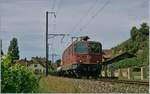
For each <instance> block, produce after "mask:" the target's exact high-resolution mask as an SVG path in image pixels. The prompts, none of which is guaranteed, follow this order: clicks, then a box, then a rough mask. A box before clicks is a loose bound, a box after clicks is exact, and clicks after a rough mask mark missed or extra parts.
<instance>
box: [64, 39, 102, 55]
mask: <svg viewBox="0 0 150 94" xmlns="http://www.w3.org/2000/svg"><path fill="white" fill-rule="evenodd" d="M78 42H88V43H89V42H94V43H100V42H99V41H74V42H72V43H71V44H70V45H69V46H68V47H67V48H66V49H65V50H64V52H65V51H66V50H67V49H68V48H69V47H70V46H72V45H73V44H74V43H75V44H76V43H78ZM100 44H101V43H100ZM101 45H102V44H101ZM64 52H63V53H64Z"/></svg>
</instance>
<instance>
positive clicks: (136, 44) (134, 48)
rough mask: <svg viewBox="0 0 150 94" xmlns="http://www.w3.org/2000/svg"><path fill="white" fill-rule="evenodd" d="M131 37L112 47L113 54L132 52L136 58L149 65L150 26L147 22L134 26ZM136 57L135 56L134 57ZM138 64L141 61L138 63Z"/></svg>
mask: <svg viewBox="0 0 150 94" xmlns="http://www.w3.org/2000/svg"><path fill="white" fill-rule="evenodd" d="M130 36H131V37H130V38H129V39H128V40H126V41H124V42H122V43H121V44H119V45H117V46H116V47H113V48H112V53H113V55H117V54H119V53H122V52H126V51H127V52H130V53H132V54H134V55H135V56H136V59H138V60H139V61H142V65H148V63H149V61H148V58H149V57H148V56H149V26H148V25H147V23H142V24H141V26H140V27H139V28H137V27H135V26H134V27H132V29H131V31H130ZM133 59H135V58H133ZM138 64H141V63H137V66H138Z"/></svg>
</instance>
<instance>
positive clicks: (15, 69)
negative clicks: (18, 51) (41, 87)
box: [1, 55, 39, 93]
mask: <svg viewBox="0 0 150 94" xmlns="http://www.w3.org/2000/svg"><path fill="white" fill-rule="evenodd" d="M1 80H2V81H1V92H3V93H29V92H36V90H37V89H38V83H39V79H38V78H37V77H36V76H35V75H34V74H33V73H32V72H31V71H30V70H29V69H28V68H26V67H24V66H20V65H12V64H10V56H9V55H7V56H6V57H5V58H4V59H3V60H2V64H1Z"/></svg>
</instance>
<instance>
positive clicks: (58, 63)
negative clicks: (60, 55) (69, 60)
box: [56, 59, 61, 67]
mask: <svg viewBox="0 0 150 94" xmlns="http://www.w3.org/2000/svg"><path fill="white" fill-rule="evenodd" d="M60 63H61V59H58V60H56V64H57V67H59V66H60Z"/></svg>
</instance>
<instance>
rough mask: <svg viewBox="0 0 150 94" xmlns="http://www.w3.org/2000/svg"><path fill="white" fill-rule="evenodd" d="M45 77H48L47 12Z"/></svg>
mask: <svg viewBox="0 0 150 94" xmlns="http://www.w3.org/2000/svg"><path fill="white" fill-rule="evenodd" d="M46 76H48V11H46Z"/></svg>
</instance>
